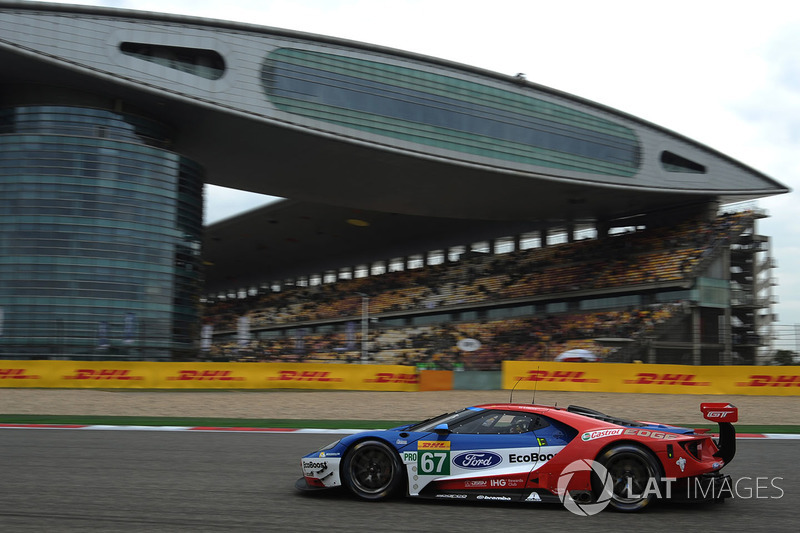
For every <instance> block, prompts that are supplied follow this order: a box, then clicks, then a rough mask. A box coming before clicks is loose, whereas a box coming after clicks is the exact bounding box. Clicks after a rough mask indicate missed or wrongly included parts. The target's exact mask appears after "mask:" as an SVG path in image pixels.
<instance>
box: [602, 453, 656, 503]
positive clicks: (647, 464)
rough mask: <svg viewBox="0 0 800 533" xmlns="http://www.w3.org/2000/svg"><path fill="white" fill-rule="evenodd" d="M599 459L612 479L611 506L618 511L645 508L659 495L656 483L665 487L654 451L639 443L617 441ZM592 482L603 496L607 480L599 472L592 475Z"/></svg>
mask: <svg viewBox="0 0 800 533" xmlns="http://www.w3.org/2000/svg"><path fill="white" fill-rule="evenodd" d="M597 462H599V463H600V464H602V465H603V466H604V467H605V468H606V470H607V471H608V476H609V477H610V479H611V483H612V490H613V493H612V495H611V498H610V500H609V506H610V507H611V508H612V509H614V510H615V511H622V512H635V511H641V510H642V509H644V508H645V507H647V506H648V505H649V504H650V503H651V502H652V501H653V500H654V499H655V497H656V489H655V488H654V487H657V490H658V491H660V490H661V477H660V476H661V468H660V467H659V465H658V462H657V461H656V459H655V458H654V457H653V455H652V454H651V453H650V452H648V451H647V450H645V449H643V448H640V447H639V446H635V445H633V444H616V445H614V446H612V447H611V448H609V449H607V450H606V451H604V452H603V453H602V454H600V456H598V458H597ZM651 479H652V480H654V481H650V480H651ZM653 483H656V485H653ZM592 485H593V488H594V491H595V495H596V496H597V497H600V493H601V491H602V488H603V483H602V482H601V481H600V479H599V478H597V476H593V477H592ZM648 489H649V490H648ZM662 494H663V493H662Z"/></svg>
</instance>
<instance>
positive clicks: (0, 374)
mask: <svg viewBox="0 0 800 533" xmlns="http://www.w3.org/2000/svg"><path fill="white" fill-rule="evenodd" d="M40 378H41V376H37V375H35V374H28V373H27V371H26V369H24V368H0V379H40Z"/></svg>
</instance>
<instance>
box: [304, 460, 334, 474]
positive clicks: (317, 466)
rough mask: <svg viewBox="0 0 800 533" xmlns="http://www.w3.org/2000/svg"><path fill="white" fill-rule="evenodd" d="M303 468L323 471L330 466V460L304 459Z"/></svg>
mask: <svg viewBox="0 0 800 533" xmlns="http://www.w3.org/2000/svg"><path fill="white" fill-rule="evenodd" d="M303 468H304V469H306V470H319V471H320V472H321V471H323V470H326V469H327V468H328V461H303Z"/></svg>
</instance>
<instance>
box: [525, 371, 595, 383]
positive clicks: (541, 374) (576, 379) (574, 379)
mask: <svg viewBox="0 0 800 533" xmlns="http://www.w3.org/2000/svg"><path fill="white" fill-rule="evenodd" d="M584 374H586V372H573V371H567V370H552V371H551V370H529V371H528V375H527V376H519V377H517V378H516V379H517V380H518V381H555V382H560V383H563V382H571V383H599V382H600V380H599V379H594V378H585V377H583V376H584Z"/></svg>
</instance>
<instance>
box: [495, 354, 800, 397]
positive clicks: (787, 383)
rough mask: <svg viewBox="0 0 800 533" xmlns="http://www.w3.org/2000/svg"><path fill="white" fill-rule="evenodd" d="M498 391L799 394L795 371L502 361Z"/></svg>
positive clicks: (798, 375)
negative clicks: (501, 379) (501, 373)
mask: <svg viewBox="0 0 800 533" xmlns="http://www.w3.org/2000/svg"><path fill="white" fill-rule="evenodd" d="M502 383H503V388H505V389H514V390H550V391H598V392H637V393H658V394H746V395H762V396H798V395H800V366H688V365H645V364H624V363H552V362H546V363H539V362H535V361H504V362H503V382H502Z"/></svg>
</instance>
